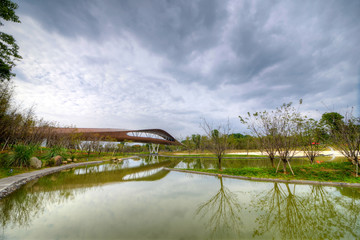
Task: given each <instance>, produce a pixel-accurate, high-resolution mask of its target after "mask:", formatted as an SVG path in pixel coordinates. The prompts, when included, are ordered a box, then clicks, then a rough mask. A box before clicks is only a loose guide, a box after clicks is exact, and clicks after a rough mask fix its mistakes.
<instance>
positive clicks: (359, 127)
mask: <svg viewBox="0 0 360 240" xmlns="http://www.w3.org/2000/svg"><path fill="white" fill-rule="evenodd" d="M330 140H331V143H332V145H333V146H334V148H336V149H337V150H338V151H339V152H341V154H342V155H344V156H345V157H346V158H347V159H349V161H350V162H352V163H353V164H354V165H355V166H356V176H358V168H359V166H360V159H359V156H360V117H355V116H353V114H352V112H348V113H346V115H345V117H344V120H341V121H339V122H336V125H335V127H334V128H332V130H331V132H330Z"/></svg>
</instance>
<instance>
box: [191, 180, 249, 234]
mask: <svg viewBox="0 0 360 240" xmlns="http://www.w3.org/2000/svg"><path fill="white" fill-rule="evenodd" d="M219 180H220V189H219V191H218V192H217V193H216V194H215V195H214V196H213V197H212V198H210V199H209V200H208V201H206V202H204V203H202V204H201V205H200V206H199V207H198V209H197V211H196V215H198V216H200V218H202V219H205V217H208V219H209V220H208V221H209V222H208V224H207V225H206V227H207V228H208V230H210V232H211V237H212V238H221V237H226V236H229V235H233V234H234V233H235V234H236V236H239V235H240V233H241V229H240V227H241V224H242V221H241V217H240V213H241V206H240V203H239V201H238V198H237V195H236V194H235V193H233V192H231V191H230V190H229V189H228V188H227V187H225V186H224V184H223V179H222V177H219Z"/></svg>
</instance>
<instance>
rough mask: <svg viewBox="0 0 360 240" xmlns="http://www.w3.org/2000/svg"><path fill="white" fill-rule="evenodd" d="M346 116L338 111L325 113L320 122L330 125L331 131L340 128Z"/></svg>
mask: <svg viewBox="0 0 360 240" xmlns="http://www.w3.org/2000/svg"><path fill="white" fill-rule="evenodd" d="M343 119H344V116H342V115H341V114H340V113H337V112H330V113H324V114H323V115H322V116H321V120H320V123H322V124H324V125H325V126H327V127H328V129H329V130H330V131H334V130H335V131H336V130H339V126H340V125H341V123H342V122H343Z"/></svg>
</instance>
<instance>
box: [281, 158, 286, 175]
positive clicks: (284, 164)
mask: <svg viewBox="0 0 360 240" xmlns="http://www.w3.org/2000/svg"><path fill="white" fill-rule="evenodd" d="M282 161H283V167H284V174H287V171H286V163H287V162H286V160H282Z"/></svg>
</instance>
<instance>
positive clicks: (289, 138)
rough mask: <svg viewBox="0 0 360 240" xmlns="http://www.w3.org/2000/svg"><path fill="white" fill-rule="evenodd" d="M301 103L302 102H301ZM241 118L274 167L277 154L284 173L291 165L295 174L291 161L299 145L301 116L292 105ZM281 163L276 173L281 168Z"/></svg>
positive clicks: (284, 105)
mask: <svg viewBox="0 0 360 240" xmlns="http://www.w3.org/2000/svg"><path fill="white" fill-rule="evenodd" d="M301 103H302V100H300V104H301ZM239 118H240V121H241V122H242V123H243V124H246V125H247V126H248V129H249V130H250V131H251V132H252V134H254V135H255V136H256V137H257V138H258V144H259V148H260V150H261V151H262V152H264V153H266V154H267V155H268V156H269V159H270V161H271V164H272V165H273V166H274V158H275V154H277V155H278V156H279V158H280V161H282V162H283V169H284V173H285V174H286V173H287V172H286V165H289V167H290V170H291V172H292V173H293V171H292V169H291V165H290V160H291V159H292V157H293V156H294V155H295V152H296V148H297V147H298V145H299V141H298V131H299V126H300V122H301V116H300V114H299V113H298V111H297V110H296V109H295V108H294V107H293V106H292V103H288V104H285V103H284V104H283V105H282V106H281V107H280V108H277V109H276V110H274V111H271V112H267V111H264V112H255V113H253V114H250V113H248V116H247V117H241V116H239ZM280 161H279V164H278V167H277V169H276V171H277V170H278V168H279V166H280ZM293 174H294V173H293Z"/></svg>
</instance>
